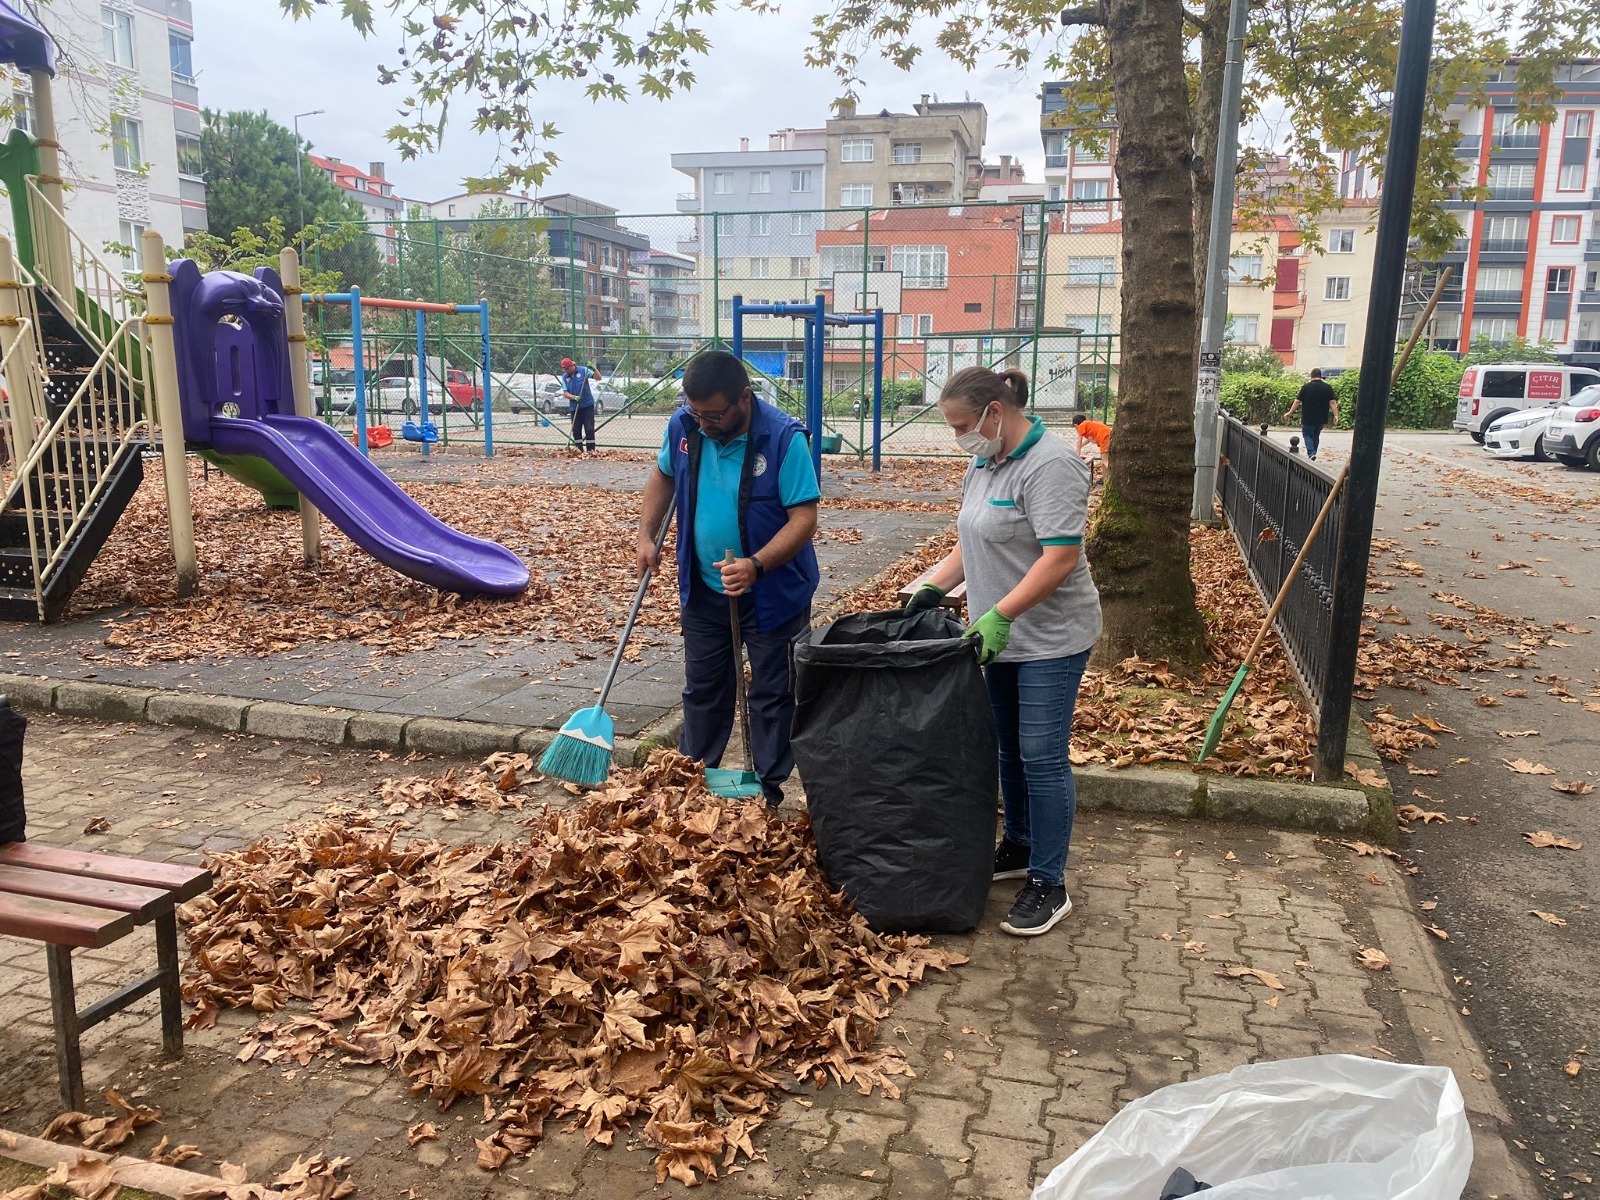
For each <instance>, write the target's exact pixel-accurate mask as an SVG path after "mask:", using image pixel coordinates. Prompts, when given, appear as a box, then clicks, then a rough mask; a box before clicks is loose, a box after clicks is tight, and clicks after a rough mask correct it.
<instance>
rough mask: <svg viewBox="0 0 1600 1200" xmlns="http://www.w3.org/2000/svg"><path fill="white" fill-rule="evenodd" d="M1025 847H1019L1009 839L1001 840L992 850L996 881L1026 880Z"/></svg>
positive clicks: (1027, 850) (1026, 849)
mask: <svg viewBox="0 0 1600 1200" xmlns="http://www.w3.org/2000/svg"><path fill="white" fill-rule="evenodd" d="M1030 853H1031V852H1030V851H1029V849H1028V847H1026V846H1019V845H1017V843H1015V842H1013V841H1012V840H1011V839H1010V838H1002V839H1001V840H1000V844H999V845H998V846H996V847H995V848H994V877H995V878H996V879H997V880H998V879H1026V878H1027V877H1028V855H1029V854H1030Z"/></svg>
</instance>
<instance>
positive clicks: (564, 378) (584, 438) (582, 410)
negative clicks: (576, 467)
mask: <svg viewBox="0 0 1600 1200" xmlns="http://www.w3.org/2000/svg"><path fill="white" fill-rule="evenodd" d="M599 378H600V373H599V372H598V371H595V370H593V369H591V368H589V367H580V366H579V365H578V364H577V363H575V362H573V361H572V360H571V359H570V358H563V359H562V360H561V394H562V395H564V396H565V397H566V398H567V412H568V413H569V414H570V415H571V417H572V444H573V446H574V447H576V448H577V449H579V450H588V451H590V452H591V453H593V451H594V391H593V390H592V389H591V388H590V387H589V381H590V380H591V379H594V380H598V379H599Z"/></svg>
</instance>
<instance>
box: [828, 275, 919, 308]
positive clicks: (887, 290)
mask: <svg viewBox="0 0 1600 1200" xmlns="http://www.w3.org/2000/svg"><path fill="white" fill-rule="evenodd" d="M903 275H904V272H901V271H867V272H865V273H863V272H861V271H835V272H834V274H833V311H834V312H837V313H869V312H871V311H873V309H877V308H881V309H883V311H884V313H885V314H886V315H887V314H893V313H898V312H899V311H900V285H901V282H902V277H903Z"/></svg>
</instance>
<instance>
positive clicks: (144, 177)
mask: <svg viewBox="0 0 1600 1200" xmlns="http://www.w3.org/2000/svg"><path fill="white" fill-rule="evenodd" d="M42 16H43V18H44V24H45V27H46V28H47V29H48V31H49V32H50V34H51V36H53V37H54V38H55V39H56V41H57V43H58V44H59V45H60V46H61V48H62V51H63V53H62V54H61V56H60V60H59V68H58V69H59V72H60V73H59V75H58V77H57V80H56V83H55V86H54V87H53V89H52V97H53V99H54V101H55V111H56V127H57V136H58V140H59V141H60V142H61V165H62V174H63V176H64V178H65V180H66V204H67V215H68V217H69V219H70V220H71V221H72V223H73V225H74V226H76V227H77V229H78V230H79V231H80V232H81V233H82V234H83V236H84V237H85V238H86V239H87V240H88V241H89V243H90V244H91V245H94V246H97V247H101V248H112V249H113V250H114V251H115V254H114V258H115V257H120V258H121V260H122V262H123V264H124V266H125V267H126V268H127V269H130V270H131V269H133V267H134V251H133V249H132V248H133V247H136V246H137V245H138V242H139V239H140V237H141V236H143V234H144V232H145V230H147V229H154V230H157V231H158V232H160V234H161V235H162V236H163V237H164V238H165V239H166V240H167V241H168V242H169V243H171V244H174V245H177V244H181V243H182V241H183V239H184V237H185V236H186V235H187V234H188V233H189V232H190V231H192V230H203V229H205V228H206V193H205V177H204V164H203V163H202V162H201V161H200V129H201V119H200V93H199V88H198V87H197V86H196V83H195V77H196V67H195V62H194V14H193V11H192V6H191V3H190V0H103V2H102V0H54V2H53V3H51V4H50V5H49V6H48V7H47V8H45V9H44V11H43V13H42ZM11 110H12V113H13V117H12V122H13V124H14V125H15V126H16V127H18V128H20V129H22V130H24V131H25V132H28V133H32V132H33V131H34V128H35V120H34V115H33V113H34V110H33V97H32V95H31V91H30V85H29V82H28V81H27V79H25V78H18V77H16V76H13V81H12V84H11ZM0 226H4V227H5V229H6V230H7V232H8V233H9V232H10V229H11V212H10V208H9V206H4V205H0Z"/></svg>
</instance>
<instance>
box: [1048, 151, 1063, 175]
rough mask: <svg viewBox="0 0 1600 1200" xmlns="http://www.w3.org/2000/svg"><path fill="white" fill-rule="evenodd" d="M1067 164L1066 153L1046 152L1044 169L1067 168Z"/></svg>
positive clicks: (1057, 169) (1058, 169) (1056, 169)
mask: <svg viewBox="0 0 1600 1200" xmlns="http://www.w3.org/2000/svg"><path fill="white" fill-rule="evenodd" d="M1066 166H1067V156H1066V155H1065V154H1046V155H1045V156H1044V169H1045V170H1046V171H1060V170H1065V169H1066Z"/></svg>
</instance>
